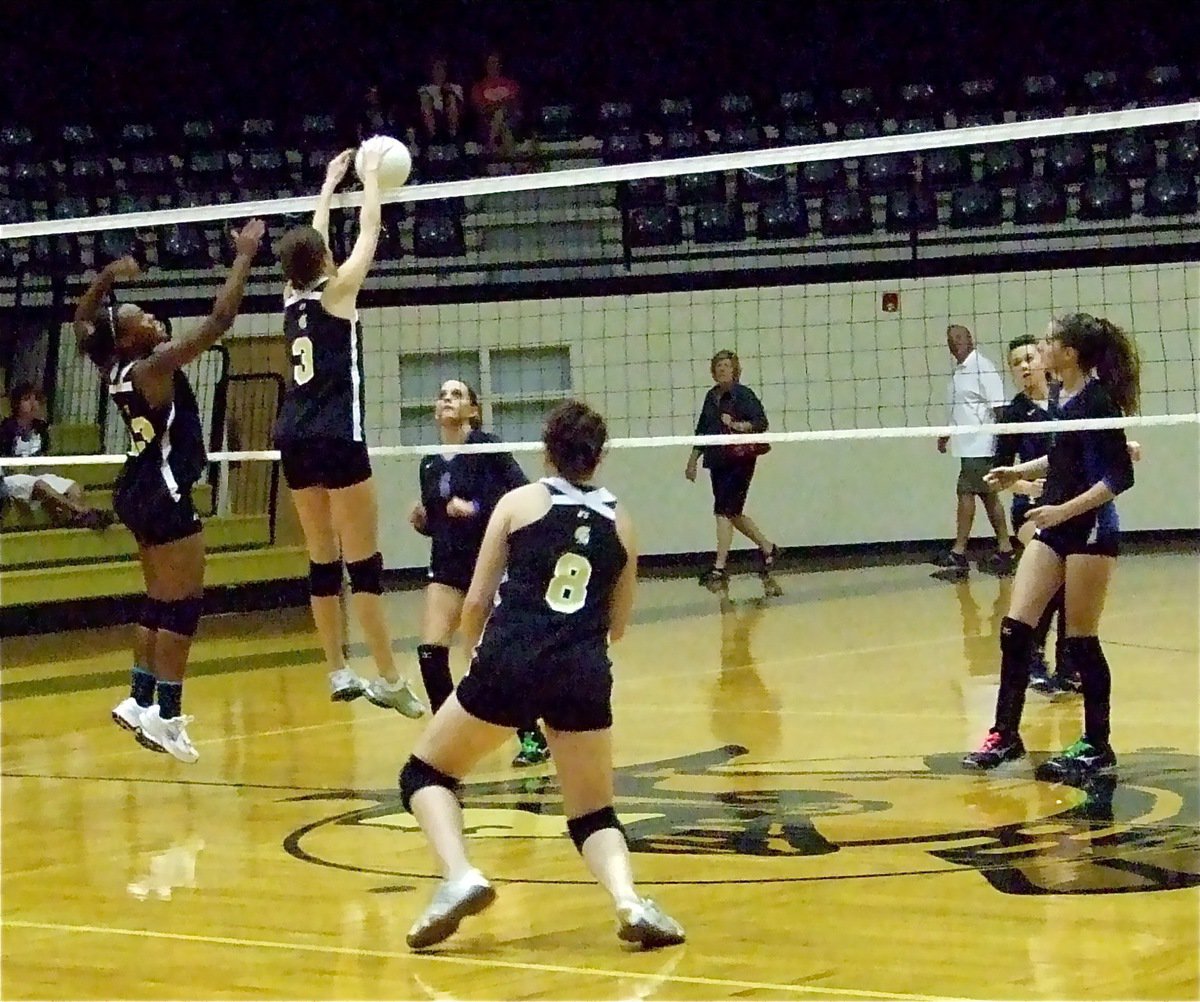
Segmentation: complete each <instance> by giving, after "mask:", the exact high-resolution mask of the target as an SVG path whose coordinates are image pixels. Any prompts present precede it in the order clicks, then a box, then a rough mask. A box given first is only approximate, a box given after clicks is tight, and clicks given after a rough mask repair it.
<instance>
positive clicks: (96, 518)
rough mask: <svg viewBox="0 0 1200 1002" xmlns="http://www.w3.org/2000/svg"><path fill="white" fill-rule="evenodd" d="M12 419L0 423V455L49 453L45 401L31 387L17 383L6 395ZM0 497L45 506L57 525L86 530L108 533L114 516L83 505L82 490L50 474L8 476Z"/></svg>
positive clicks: (108, 512)
mask: <svg viewBox="0 0 1200 1002" xmlns="http://www.w3.org/2000/svg"><path fill="white" fill-rule="evenodd" d="M9 401H10V403H11V405H12V416H11V417H7V418H5V419H4V420H3V421H2V422H0V455H5V456H17V457H21V458H28V457H30V456H44V455H46V454H47V453H49V451H50V426H49V425H48V424H46V398H45V397H44V396H43V395H42V391H41V390H39V389H38V388H37V387H36V386H33V385H31V384H30V383H18V384H17V385H16V386H14V387H13V390H12V393H10V394H9ZM2 495H3V497H5V498H12V499H13V500H15V501H22V502H24V503H25V504H28V505H32V506H34V507H36V506H39V505H45V507H46V510H47V512H49V514H50V516H51V518H53V519H54V520H55V521H56V522H62V523H64V524H66V525H73V526H82V527H84V528H87V529H107V528H108V527H109V526H110V525H112V523H113V521H114V516H113V513H112V512H111V511H100V510H99V509H97V508H92V507H90V506H89V505H87V504H85V503H84V500H83V488H82V487H80V486H79V484H78V483H76V482H75V481H74V480H68V479H67V478H66V477H60V476H57V475H55V474H53V473H33V472H26V468H24V467H23V468H22V471H21V472H20V473H8V474H5V475H4V477H3V492H2Z"/></svg>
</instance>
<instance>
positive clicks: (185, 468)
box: [108, 362, 208, 501]
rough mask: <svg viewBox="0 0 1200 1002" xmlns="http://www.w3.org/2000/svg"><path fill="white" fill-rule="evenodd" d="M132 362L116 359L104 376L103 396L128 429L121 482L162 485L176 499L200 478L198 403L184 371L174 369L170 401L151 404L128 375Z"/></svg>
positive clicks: (203, 460) (201, 446) (149, 486)
mask: <svg viewBox="0 0 1200 1002" xmlns="http://www.w3.org/2000/svg"><path fill="white" fill-rule="evenodd" d="M136 364H137V363H136V362H126V363H124V364H122V363H120V362H118V363H117V364H115V365H114V366H113V367H112V371H111V372H110V374H109V379H108V393H109V396H111V397H112V401H113V403H114V404H116V406H117V410H118V411H119V412H120V414H121V418H122V419H123V420H124V422H125V427H126V428H128V429H129V458H128V459H127V460H126V461H125V470H124V473H123V474H122V476H123V478H124V480H125V482H126V483H137V484H138V485H139V486H144V487H146V488H147V489H152V488H154V487H157V486H159V485H162V486H163V487H165V488H166V490H167V492H168V493H169V494H170V495H171V498H172V499H173V500H175V501H178V500H179V499H180V498H181V497H182V496H183V494H184V493H185V492H186V491H188V490H190V489H191V487H192V485H193V484H194V483H195V482H196V481H197V480H199V479H200V475H201V474H202V473H203V472H204V464H205V463H206V462H207V461H208V453H207V451H206V450H205V448H204V431H203V428H202V426H201V422H200V407H199V406H198V405H197V403H196V395H195V394H194V393H193V392H192V386H191V384H190V383H189V382H188V378H187V376H185V375H184V374H183V373H182V372H181V371H179V370H178V369H176V370H175V373H174V375H173V376H172V377H171V382H172V389H173V396H172V399H171V401H170V402H169V403H167V404H166V406H164V407H152V406H151V405H150V403H149V401H147V400H146V398H145V397H144V396H143V395H142V393H141V391H139V390H138V388H137V387H136V386H134V385H133V380H132V379H131V378H130V370H131V369H132V368H133V367H134V365H136Z"/></svg>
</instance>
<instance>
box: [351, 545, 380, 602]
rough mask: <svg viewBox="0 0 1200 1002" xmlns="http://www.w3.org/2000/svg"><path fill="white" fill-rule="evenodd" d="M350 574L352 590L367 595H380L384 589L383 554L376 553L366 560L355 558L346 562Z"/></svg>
mask: <svg viewBox="0 0 1200 1002" xmlns="http://www.w3.org/2000/svg"><path fill="white" fill-rule="evenodd" d="M346 572H347V573H348V574H349V575H350V590H351V591H352V592H358V593H363V594H367V595H378V594H379V593H380V592H381V591H382V590H383V588H382V585H381V581H382V579H383V554H382V553H376V554H373V555H372V556H369V557H367V559H366V560H355V561H354V562H353V563H349V564H346Z"/></svg>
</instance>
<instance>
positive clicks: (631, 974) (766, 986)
mask: <svg viewBox="0 0 1200 1002" xmlns="http://www.w3.org/2000/svg"><path fill="white" fill-rule="evenodd" d="M0 925H3V926H5V927H7V928H11V929H38V930H42V931H45V932H66V933H90V934H94V935H101V936H133V937H136V938H143V939H164V940H174V941H177V942H184V943H209V944H212V945H214V946H239V947H248V948H256V949H266V950H290V951H294V952H298V953H324V954H335V955H343V956H354V957H379V958H382V959H385V960H405V959H408V960H429V961H436V962H438V963H442V964H454V965H458V966H462V967H484V968H495V967H499V968H503V969H506V970H513V971H542V972H545V973H548V974H574V975H584V976H587V977H597V978H620V979H622V980H630V979H632V980H638V979H645V980H653V981H671V982H675V983H677V984H686V985H703V986H705V987H716V988H742V989H747V988H749V989H755V990H758V991H781V992H794V993H796V994H798V995H821V996H824V997H826V998H828V997H829V996H831V995H846V996H850V997H852V998H864V999H901V1000H904V1002H954V1000H961V999H962V998H963V997H962V996H946V995H905V994H902V993H899V992H876V991H871V990H869V989H864V988H832V987H817V986H814V985H788V984H777V983H773V982H764V981H738V980H735V979H732V978H704V977H689V976H687V975H682V974H649V973H642V972H640V971H613V970H609V969H607V968H603V967H570V966H568V965H566V964H536V963H529V962H525V961H518V960H483V959H476V958H474V957H453V956H446V955H445V954H436V953H411V952H404V953H401V952H399V951H395V950H371V949H357V948H355V947H350V946H324V945H321V944H317V943H284V942H278V941H275V940H267V939H240V938H238V937H235V936H203V935H200V934H197V933H179V932H160V931H158V930H152V929H123V928H121V927H119V926H103V925H69V924H66V923H60V922H30V921H26V920H23V919H4V920H2V921H0Z"/></svg>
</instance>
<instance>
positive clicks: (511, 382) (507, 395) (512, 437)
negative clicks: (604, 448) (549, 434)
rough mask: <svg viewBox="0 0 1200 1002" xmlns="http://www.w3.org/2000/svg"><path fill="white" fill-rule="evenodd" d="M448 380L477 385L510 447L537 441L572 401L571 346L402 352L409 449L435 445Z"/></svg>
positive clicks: (490, 423)
mask: <svg viewBox="0 0 1200 1002" xmlns="http://www.w3.org/2000/svg"><path fill="white" fill-rule="evenodd" d="M447 379H461V380H463V381H464V382H466V383H469V384H470V385H471V386H473V387H474V388H475V389H476V391H477V392H478V393H479V396H480V399H481V401H482V403H483V415H482V416H483V424H484V427H485V428H487V429H488V430H489V431H491V432H493V433H494V434H495V435H496V436H498V437H499V438H501V439H503V440H504V441H507V442H520V441H526V442H528V441H536V440H537V439H539V438H540V437H541V434H542V425H543V423H544V422H545V419H546V415H547V414H548V413H549V412H550V410H551V409H552V408H553V407H554V406H555V405H556V404H558V403H561V402H562V401H563V400H565V399H566V398H567V397H569V396H571V386H572V379H571V351H570V349H569V348H568V347H567V346H566V345H540V346H535V347H528V348H481V349H479V350H478V351H461V352H450V353H441V352H418V353H412V354H405V353H402V354H401V356H400V434H401V441H402V442H403V443H404V444H405V445H433V444H435V443H436V442H437V441H438V434H437V427H436V426H435V425H434V423H433V413H432V411H433V401H434V399H435V398H436V396H437V392H438V389H439V388H440V387H441V385H442V383H444V382H445V381H446V380H447Z"/></svg>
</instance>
